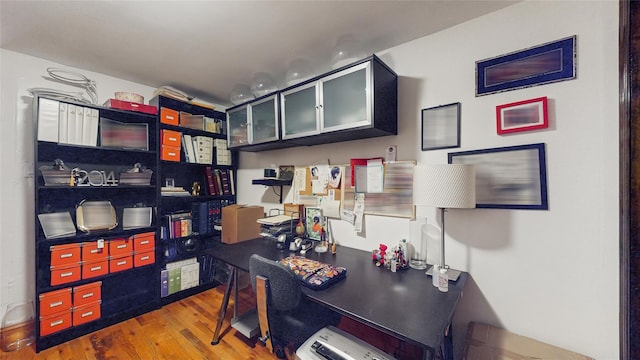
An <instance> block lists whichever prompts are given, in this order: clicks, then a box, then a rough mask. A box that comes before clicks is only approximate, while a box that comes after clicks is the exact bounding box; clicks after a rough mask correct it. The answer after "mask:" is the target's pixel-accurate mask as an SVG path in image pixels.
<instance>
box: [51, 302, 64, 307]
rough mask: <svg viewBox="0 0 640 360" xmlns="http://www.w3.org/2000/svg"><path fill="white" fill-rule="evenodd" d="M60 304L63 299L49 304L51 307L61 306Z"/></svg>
mask: <svg viewBox="0 0 640 360" xmlns="http://www.w3.org/2000/svg"><path fill="white" fill-rule="evenodd" d="M60 305H62V301H56V302H54V303H51V304H49V307H50V308H54V307H56V306H60Z"/></svg>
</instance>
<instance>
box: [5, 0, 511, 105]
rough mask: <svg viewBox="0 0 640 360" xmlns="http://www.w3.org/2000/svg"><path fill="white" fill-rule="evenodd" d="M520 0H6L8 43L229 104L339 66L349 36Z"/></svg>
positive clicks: (404, 31) (383, 34) (369, 41)
mask: <svg viewBox="0 0 640 360" xmlns="http://www.w3.org/2000/svg"><path fill="white" fill-rule="evenodd" d="M513 3H514V2H513V1H510V0H497V1H489V0H470V1H463V0H447V1H435V0H431V1H266V0H264V1H7V0H1V1H0V47H2V48H4V49H7V50H11V51H16V52H20V53H24V54H28V55H33V56H36V57H39V58H43V59H48V60H51V61H55V62H58V63H61V64H64V65H67V66H72V67H77V68H81V69H86V70H89V71H94V72H99V73H102V74H107V75H111V76H115V77H118V78H123V79H127V80H130V81H133V82H136V83H140V84H145V85H148V86H151V87H160V86H163V85H171V86H174V87H176V88H178V89H180V90H183V91H185V92H187V93H189V94H190V95H193V96H198V97H201V98H203V99H207V100H209V101H213V102H216V103H218V104H221V105H229V104H230V102H229V98H230V94H231V91H232V89H233V87H234V86H235V85H236V84H238V83H242V84H247V85H250V84H251V82H252V78H253V76H254V75H255V74H256V73H258V72H267V73H269V74H271V75H272V76H273V78H274V79H275V80H276V81H277V83H278V85H279V86H283V84H284V79H285V73H286V71H287V68H288V66H289V64H290V63H291V61H292V60H294V59H296V58H304V59H307V60H308V61H310V62H311V63H312V65H313V66H314V74H321V73H323V72H325V71H327V70H329V69H330V68H331V66H330V58H331V53H332V50H333V48H334V47H335V45H336V41H337V39H338V38H339V37H340V36H343V35H347V34H350V35H353V36H355V37H356V38H357V39H358V40H359V41H360V43H361V44H362V47H363V48H364V50H365V52H366V53H368V54H372V53H376V52H379V51H382V50H385V49H389V48H391V47H394V46H396V45H399V44H402V43H405V42H407V41H411V40H414V39H417V38H420V37H423V36H425V35H428V34H432V33H435V32H437V31H440V30H442V29H445V28H448V27H451V26H454V25H456V24H459V23H462V22H465V21H468V20H470V19H473V18H475V17H478V16H482V15H484V14H487V13H490V12H493V11H496V10H499V9H501V8H504V7H506V6H509V5H512V4H513ZM460 45H463V44H460ZM99 91H100V84H98V92H99Z"/></svg>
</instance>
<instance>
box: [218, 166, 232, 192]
mask: <svg viewBox="0 0 640 360" xmlns="http://www.w3.org/2000/svg"><path fill="white" fill-rule="evenodd" d="M220 180H221V182H222V194H223V195H231V185H230V184H229V173H228V170H227V169H220Z"/></svg>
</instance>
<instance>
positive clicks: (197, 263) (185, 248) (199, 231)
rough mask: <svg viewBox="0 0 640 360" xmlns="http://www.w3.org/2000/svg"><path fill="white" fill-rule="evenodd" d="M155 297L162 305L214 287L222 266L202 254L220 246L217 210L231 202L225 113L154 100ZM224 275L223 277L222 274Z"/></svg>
mask: <svg viewBox="0 0 640 360" xmlns="http://www.w3.org/2000/svg"><path fill="white" fill-rule="evenodd" d="M149 103H150V104H153V105H156V106H157V107H158V109H159V123H158V136H159V142H160V147H159V149H160V160H159V163H158V181H159V182H160V187H159V190H160V191H159V195H160V196H159V200H158V203H159V205H158V206H159V209H158V216H159V224H160V241H159V242H160V248H161V256H160V260H159V267H160V282H161V287H160V297H161V304H167V303H170V302H173V301H176V300H179V299H182V298H184V297H187V296H190V295H193V294H195V293H198V292H200V291H203V290H206V289H210V288H212V287H215V286H217V285H219V284H220V282H219V281H218V280H220V279H221V278H220V276H221V274H220V272H221V271H222V272H224V271H226V269H225V267H224V266H222V265H221V264H219V263H218V262H217V261H214V260H213V259H212V258H210V257H209V256H207V255H204V254H203V251H204V250H205V249H209V248H212V247H215V246H216V244H218V243H219V242H220V230H219V229H220V227H219V226H216V222H217V221H219V220H220V219H221V216H222V207H224V206H227V205H229V204H234V203H235V199H236V196H235V177H234V172H235V167H234V166H235V164H237V162H236V159H234V155H233V154H232V153H231V151H230V150H228V149H227V140H226V134H224V132H225V131H226V130H225V128H226V126H225V113H223V112H220V111H215V110H212V109H209V108H205V107H201V106H196V105H193V104H188V103H185V102H181V101H177V100H174V99H171V98H168V97H163V96H158V97H155V98H152V99H151V100H150V101H149ZM225 276H226V273H225Z"/></svg>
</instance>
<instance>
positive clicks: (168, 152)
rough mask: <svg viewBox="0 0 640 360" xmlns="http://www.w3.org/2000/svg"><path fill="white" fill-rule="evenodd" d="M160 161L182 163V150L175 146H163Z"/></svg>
mask: <svg viewBox="0 0 640 360" xmlns="http://www.w3.org/2000/svg"><path fill="white" fill-rule="evenodd" d="M160 160H166V161H176V162H179V161H180V148H178V147H175V146H167V145H162V148H161V150H160Z"/></svg>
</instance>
